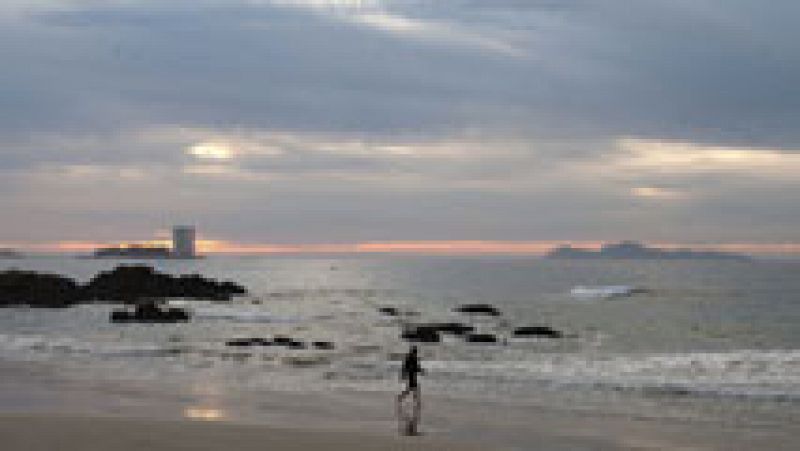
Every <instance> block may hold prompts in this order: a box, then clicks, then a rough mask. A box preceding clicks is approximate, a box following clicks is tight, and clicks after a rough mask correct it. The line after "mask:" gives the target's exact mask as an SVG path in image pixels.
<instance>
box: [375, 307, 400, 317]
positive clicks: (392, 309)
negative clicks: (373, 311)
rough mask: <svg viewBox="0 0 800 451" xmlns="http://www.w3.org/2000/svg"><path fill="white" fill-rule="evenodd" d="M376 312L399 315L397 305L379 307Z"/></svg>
mask: <svg viewBox="0 0 800 451" xmlns="http://www.w3.org/2000/svg"><path fill="white" fill-rule="evenodd" d="M378 312H380V313H382V314H384V315H386V316H399V315H400V310H398V309H397V307H379V308H378Z"/></svg>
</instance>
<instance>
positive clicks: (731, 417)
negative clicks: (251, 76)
mask: <svg viewBox="0 0 800 451" xmlns="http://www.w3.org/2000/svg"><path fill="white" fill-rule="evenodd" d="M134 263H136V262H131V261H118V260H107V259H104V260H92V259H78V258H73V257H68V256H58V257H39V258H28V259H20V260H0V269H8V268H12V267H14V268H21V269H30V270H36V271H46V272H54V273H59V274H64V275H68V276H71V277H74V278H76V279H79V280H81V281H88V280H89V279H90V278H91V277H92V276H94V275H95V274H96V273H98V272H99V271H102V270H108V269H112V268H113V267H115V266H116V265H119V264H134ZM138 263H139V264H148V265H152V266H155V267H156V268H157V269H158V270H160V271H164V272H168V273H171V274H187V273H199V274H202V275H204V276H207V277H213V278H218V279H224V280H232V281H235V282H238V283H241V284H243V285H244V286H246V287H247V288H248V289H249V294H248V295H246V296H242V297H240V298H237V299H235V300H234V301H232V302H207V301H187V300H181V299H176V300H171V301H170V303H171V304H174V305H177V306H182V307H185V308H187V309H189V310H190V311H191V312H192V315H193V317H192V320H191V321H190V322H188V323H181V324H112V323H110V321H109V314H110V312H111V311H112V310H113V309H114V308H119V306H114V305H110V304H103V303H99V304H93V305H82V306H77V307H73V308H67V309H30V308H22V307H20V308H17V307H14V308H2V309H0V363H2V367H3V368H5V370H4V371H5V374H6V376H5V377H6V378H8V377H11V376H9V375H13V374H17V376H15V377H17V378H18V379H20V380H18V381H17V382H18V383H19V384H22V383H23V382H25V383H28V382H30V384H39V386H40V387H45V386H46V387H49V388H50V389H51V390H55V391H58V389H59V387H60V386H59V385H58V384H62V386H63V387H66V386H70V387H75V386H81V387H83V389H84V392H83V393H84V396H85V393H95V394H97V395H98V396H100V395H103V394H105V395H108V394H109V393H111V394H112V395H113V396H118V397H120V398H124V397H125V396H126V395H127V396H128V399H127V401H126V402H128V403H130V404H134V403H136V402H140V403H142V402H145V401H144V399H145V398H146V396H145V397H143V396H142V395H141V393H142V392H141V390H143V389H142V387H145V389H144V390H145V391H146V390H147V388H148V387H149V388H152V390H153V391H152V393H176V392H179V395H176V396H178V401H179V402H184V403H185V404H186V405H187V406H191V405H193V403H195V404H197V401H198V398H205V399H207V398H209V397H213V398H215V399H218V400H225V399H228V400H236V401H235V402H228V404H227V405H226V404H225V402H224V401H220V402H217V403H216V404H215V405H216V406H217V408H215V409H202V408H197V409H195V410H194V411H193V410H192V409H191V408H189V407H187V409H185V412H186V413H187V415H188V416H190V417H191V416H198V417H203V416H208V417H214V416H215V415H222V414H223V413H224V414H225V415H228V416H233V417H236V416H237V415H239V416H244V415H257V414H258V413H259V411H260V409H262V410H263V409H266V407H264V406H263V404H257V403H256V401H254V400H258V399H262V400H263V399H264V396H266V395H265V394H267V393H286V394H292V393H298V394H303V395H305V396H309V394H311V395H313V394H315V393H318V394H320V396H323V395H326V394H327V395H330V394H334V395H336V394H338V395H346V394H348V393H378V394H382V395H386V396H387V397H388V396H389V395H390V394H394V393H397V392H398V391H399V389H400V388H401V385H400V384H399V382H398V372H399V367H400V362H401V359H402V356H403V353H404V352H406V351H407V350H408V347H409V344H408V343H406V342H405V341H403V340H402V339H401V338H400V334H401V331H402V330H403V328H404V327H407V326H408V325H410V324H414V323H422V322H429V321H455V322H463V323H464V324H469V325H473V326H475V328H476V330H477V331H479V332H481V333H487V334H493V335H495V336H496V337H497V338H498V341H497V343H467V342H466V341H465V340H464V339H463V337H458V336H448V335H444V336H443V341H442V342H441V343H438V344H420V345H419V346H420V348H421V349H420V352H421V358H422V366H423V368H424V369H425V374H424V375H423V376H422V378H421V384H422V387H423V390H424V393H425V394H426V395H430V396H439V397H441V398H450V399H461V400H470V401H474V402H482V401H486V402H492V403H500V404H502V403H509V404H512V403H513V404H524V405H528V406H534V407H540V408H542V409H550V410H559V409H562V410H568V411H571V412H588V413H592V412H594V413H602V414H615V415H625V416H631V417H637V418H662V419H673V420H678V421H693V420H694V419H703V421H709V420H710V419H711V420H713V421H719V422H723V423H726V424H742V425H746V426H759V425H784V426H786V425H792V424H796V423H798V421H799V420H800V261H791V260H770V259H754V260H752V261H734V260H552V259H544V258H535V257H531V258H523V257H442V256H435V257H430V256H429V257H422V256H380V255H371V256H352V257H350V256H348V257H341V256H335V257H327V256H314V257H312V256H210V257H208V258H205V259H200V260H187V261H179V260H153V261H147V262H138ZM476 303H485V304H491V305H493V306H495V307H496V308H497V309H499V310H500V311H501V312H502V314H501V315H500V316H497V317H494V316H481V315H465V314H461V313H458V312H456V311H454V309H455V308H456V307H458V306H460V305H464V304H476ZM381 307H395V308H396V309H398V310H399V311H400V315H398V316H387V315H385V314H383V313H381V312H380V311H379V309H380V308H381ZM534 325H544V326H550V327H552V328H554V329H557V330H559V331H563V332H564V335H565V336H564V337H562V338H520V337H515V336H514V334H513V331H514V329H515V328H517V327H522V326H534ZM276 335H282V336H289V337H292V338H294V339H296V340H300V341H304V342H307V343H311V342H312V341H329V342H332V343H333V344H334V348H333V349H330V350H318V349H313V348H308V349H286V348H284V347H278V346H254V347H232V346H228V345H227V344H226V342H227V341H229V340H232V339H238V338H252V337H263V338H271V337H274V336H276ZM14 368H45V369H47V371H48V372H49V373H47V374H49V375H47V376H42V373H41V372H34V371H33V370H30V371H29V370H25V371H26V372H21V371H22V370H20V371H17V373H14V370H13V369H14ZM37 375H38V376H37ZM37 377H38V378H39V379H37V380H38V382H35V381H34V379H36V378H37ZM23 379H30V381H24V380H23ZM7 381H8V379H7V380H6V382H7ZM31 381H33V382H31ZM65 381H68V382H65ZM54 384H55V389H54V388H53V387H54ZM125 387H137V390H139V391H137V392H135V393H134V392H131V393H126V391H125ZM176 387H179V388H180V390H177V389H176ZM6 391H9V390H6ZM15 393H16V395H14V396H11V395H9V394H8V393H6V395H5V397H4V398H3V397H2V396H0V399H3V403H5V405H4V406H1V407H3V408H12V407H16V408H25V407H26V406H28V407H30V406H31V405H33V404H35V402H36V401H35V400H36V399H37V396H39V395H37V390H31V389H30V387H29V388H28V389H27V391H25V390H22V391H16V392H15ZM158 396H161V395H158ZM387 399H388V398H387ZM251 400H253V401H252V402H251ZM65 402H67V403H69V402H71V403H72V405H73V407H74V405H75V403H80V402H83V401H81V400H77V401H76V400H74V399H73V400H70V401H65ZM123 404H124V403H123ZM201 404H202V403H201ZM120 405H121V404H120ZM197 405H200V404H197ZM273 407H274V406H273ZM223 408H224V409H223ZM120 409H122V408H120ZM221 412H222V413H221ZM212 419H213V418H212Z"/></svg>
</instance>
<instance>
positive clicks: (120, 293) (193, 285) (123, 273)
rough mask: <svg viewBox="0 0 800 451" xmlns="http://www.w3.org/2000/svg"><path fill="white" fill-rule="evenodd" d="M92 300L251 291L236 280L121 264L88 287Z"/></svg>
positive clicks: (222, 297) (220, 296) (221, 296)
mask: <svg viewBox="0 0 800 451" xmlns="http://www.w3.org/2000/svg"><path fill="white" fill-rule="evenodd" d="M83 288H84V297H85V298H86V299H89V300H100V301H120V302H135V301H137V300H139V299H146V298H179V297H180V298H190V299H209V300H217V301H229V300H230V299H231V298H232V297H233V296H238V295H242V294H246V292H247V290H246V289H245V288H244V287H242V286H240V285H237V284H235V283H233V282H227V281H226V282H218V281H216V280H214V279H207V278H204V277H202V276H200V275H199V274H189V275H181V276H179V277H175V276H171V275H169V274H164V273H160V272H158V271H156V270H154V269H153V268H151V267H149V266H143V265H132V266H127V265H120V266H117V267H116V268H114V269H113V270H111V271H103V272H101V273H99V274H97V275H96V276H95V277H94V278H93V279H92V280H91V281H90V282H89V283H88V284H86V285H85V286H84V287H83Z"/></svg>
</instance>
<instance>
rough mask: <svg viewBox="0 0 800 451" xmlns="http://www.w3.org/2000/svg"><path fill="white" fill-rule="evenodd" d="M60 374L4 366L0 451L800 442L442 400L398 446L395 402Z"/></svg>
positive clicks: (711, 427)
mask: <svg viewBox="0 0 800 451" xmlns="http://www.w3.org/2000/svg"><path fill="white" fill-rule="evenodd" d="M56 369H57V368H55V367H53V368H51V367H49V365H46V364H29V363H28V362H10V361H2V360H0V434H2V436H3V437H4V438H5V437H8V438H9V439H8V441H7V442H4V448H3V449H4V450H6V449H7V450H8V451H18V450H19V451H22V450H38V449H41V450H45V449H47V450H49V449H63V450H65V451H71V450H75V451H78V450H87V451H92V450H98V451H99V450H106V449H120V450H123V451H126V450H136V449H152V450H156V451H158V450H161V449H164V450H166V449H198V450H205V449H208V450H211V449H231V450H234V451H235V450H242V451H248V450H251V449H253V450H254V449H257V448H256V447H258V449H287V450H292V449H297V450H301V449H318V448H321V447H323V446H324V447H326V448H327V449H329V450H331V451H337V450H339V449H342V450H345V449H415V450H416V449H420V450H427V449H430V450H446V449H464V450H472V449H475V450H479V449H486V450H488V449H492V450H494V449H497V450H525V449H531V448H538V449H547V450H562V449H563V450H567V449H570V450H580V449H593V450H634V449H638V450H641V449H659V450H688V449H693V450H697V449H702V450H720V451H722V450H731V449H733V450H737V449H741V450H750V449H772V450H783V449H786V450H790V449H793V448H794V446H793V445H794V443H796V442H797V440H800V432H798V431H795V430H794V429H793V428H791V427H790V426H768V425H762V426H759V425H744V426H743V425H741V424H727V423H721V422H718V421H712V420H707V419H688V418H687V419H684V420H675V419H667V418H644V417H633V416H625V415H618V414H613V413H611V412H605V413H602V412H581V411H576V410H568V406H565V408H564V409H559V408H545V407H541V406H534V405H526V404H525V403H524V402H520V403H513V404H511V403H503V402H499V401H496V402H491V401H476V400H466V399H448V398H443V397H440V396H423V402H424V404H423V418H422V423H421V426H420V431H421V433H422V435H421V436H415V437H403V436H400V435H399V431H398V424H397V420H396V418H395V416H394V412H393V404H392V400H393V396H392V394H391V393H367V392H336V391H333V392H321V393H305V392H263V393H259V394H258V398H257V399H249V400H247V401H249V404H248V403H246V402H243V401H244V400H243V398H236V397H225V396H218V394H214V393H212V392H209V393H206V394H205V395H199V394H197V393H195V394H194V395H192V394H191V393H190V392H189V391H178V390H175V388H174V387H172V388H169V387H160V386H156V387H146V386H142V385H141V384H136V383H133V382H131V383H130V384H126V383H124V382H120V381H115V382H110V381H100V380H94V381H86V380H71V379H68V378H66V377H64V376H63V375H62V374H59V373H58V372H54V370H56ZM251 398H252V395H251ZM141 430H144V431H146V434H141V433H139V432H137V431H141ZM42 431H47V433H46V434H42ZM56 444H57V445H58V446H55V445H56ZM101 445H102V446H101Z"/></svg>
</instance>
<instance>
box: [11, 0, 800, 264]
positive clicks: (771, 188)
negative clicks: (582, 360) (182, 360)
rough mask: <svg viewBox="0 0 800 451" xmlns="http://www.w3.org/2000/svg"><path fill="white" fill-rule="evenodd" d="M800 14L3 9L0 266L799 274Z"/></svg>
mask: <svg viewBox="0 0 800 451" xmlns="http://www.w3.org/2000/svg"><path fill="white" fill-rule="evenodd" d="M797 17H800V3H798V2H796V1H793V0H773V1H770V2H763V1H755V0H751V1H746V0H637V1H630V0H599V1H591V0H492V1H482V0H435V1H434V0H428V1H423V0H382V1H381V0H360V1H359V0H137V1H124V0H102V1H91V0H88V1H77V0H4V1H3V2H2V5H0V61H2V69H0V211H2V221H0V224H2V225H1V226H0V246H7V247H18V248H21V249H33V250H70V251H73V250H84V249H88V248H91V247H92V246H94V245H96V244H98V243H114V242H121V241H127V240H149V239H154V238H163V237H164V234H165V233H166V231H168V229H169V227H170V226H171V225H173V224H194V225H196V226H197V227H198V229H199V231H200V234H201V236H202V237H203V239H204V243H205V246H206V248H207V250H210V251H225V250H230V251H234V250H235V251H243V252H245V251H253V252H271V251H276V252H284V251H285V252H293V251H303V250H311V251H320V250H328V251H337V250H339V251H342V252H353V251H355V252H359V251H365V250H367V251H368V250H369V249H372V250H381V251H398V252H407V251H414V252H416V251H425V250H428V251H432V252H440V251H442V249H444V250H447V251H455V252H458V251H465V252H476V253H484V252H496V253H541V252H543V250H544V249H546V248H548V247H549V246H552V245H554V244H557V243H567V242H571V243H576V244H583V245H596V244H597V243H600V242H603V241H615V240H622V239H635V240H642V241H645V242H649V243H661V244H663V245H678V244H681V245H683V244H685V245H693V246H701V247H702V246H706V247H708V246H710V247H721V248H726V249H736V250H747V251H753V252H769V253H776V252H777V253H780V252H791V253H800V228H798V227H797V224H800V203H798V196H797V194H798V188H800V82H798V80H800V52H798V51H797V42H800V29H798V28H797V27H796V18H797Z"/></svg>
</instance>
